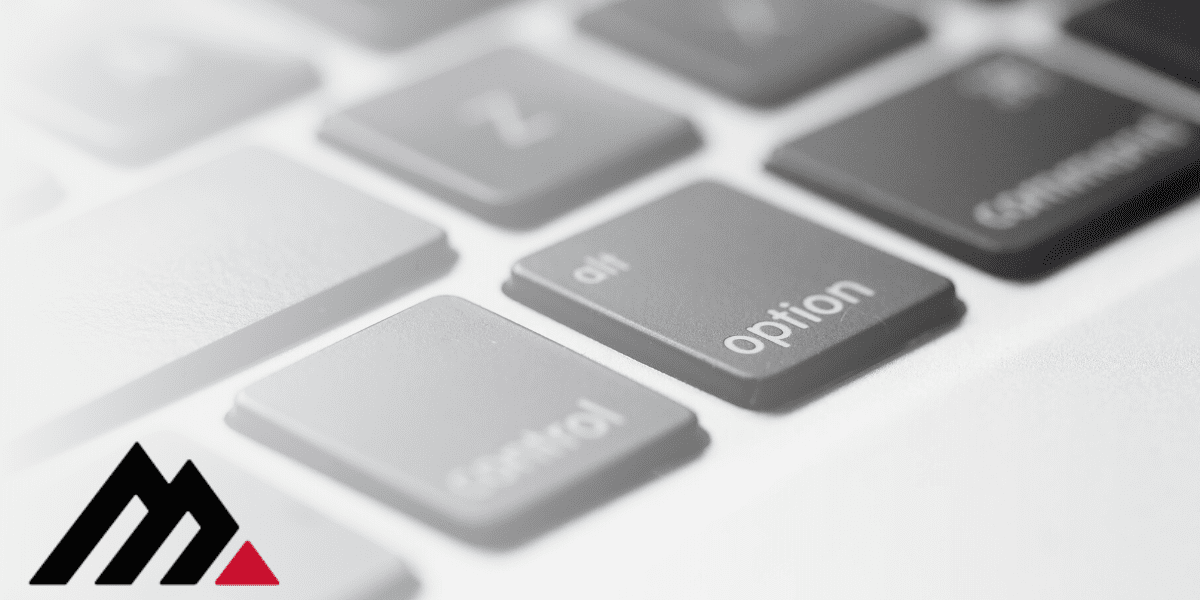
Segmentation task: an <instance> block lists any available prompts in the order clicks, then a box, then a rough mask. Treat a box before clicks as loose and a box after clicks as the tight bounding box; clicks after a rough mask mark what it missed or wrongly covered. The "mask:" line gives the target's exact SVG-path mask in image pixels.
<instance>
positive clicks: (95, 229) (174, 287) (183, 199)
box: [0, 150, 453, 454]
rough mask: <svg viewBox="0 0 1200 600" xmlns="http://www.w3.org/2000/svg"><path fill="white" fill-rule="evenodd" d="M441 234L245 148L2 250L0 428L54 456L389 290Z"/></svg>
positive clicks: (431, 263)
mask: <svg viewBox="0 0 1200 600" xmlns="http://www.w3.org/2000/svg"><path fill="white" fill-rule="evenodd" d="M452 260H453V252H452V251H451V250H450V249H449V248H448V247H447V245H446V237H445V234H444V233H443V232H442V231H441V230H439V229H438V228H436V227H434V226H433V225H430V224H429V223H426V222H424V221H421V220H419V219H417V218H415V217H412V216H410V215H408V214H405V213H403V212H401V211H399V210H396V209H394V208H391V207H389V206H387V205H385V204H383V203H381V202H379V201H377V200H375V199H373V198H371V197H369V196H367V195H365V194H363V193H361V192H358V191H355V190H353V189H351V188H349V187H347V186H345V185H343V184H341V183H338V182H335V181H333V180H330V179H327V178H325V177H323V176H320V175H317V174H316V173H313V172H312V171H309V170H308V169H305V168H303V167H300V166H299V165H296V164H294V163H292V162H290V161H287V160H284V159H282V158H280V157H278V156H276V155H274V154H271V153H268V152H266V151H263V150H245V151H241V152H238V153H236V154H233V155H231V156H229V157H227V158H224V159H222V160H219V161H217V162H215V163H212V164H210V165H208V166H205V167H202V168H200V169H198V170H196V171H194V172H192V173H189V174H186V175H183V176H181V177H178V178H176V179H173V180H170V181H167V182H165V183H162V184H159V185H157V186H155V187H152V188H150V189H148V190H145V191H142V192H139V193H137V194H134V195H133V196H132V197H130V198H127V199H125V200H122V201H118V202H116V203H113V204H110V205H107V206H105V207H103V208H101V209H99V210H96V211H94V212H91V213H89V214H87V215H84V216H83V217H81V218H79V219H76V220H74V221H71V222H68V223H66V224H65V225H63V226H62V227H59V228H57V229H55V230H52V231H50V232H47V233H46V234H45V235H43V236H41V237H36V238H32V239H28V240H24V241H21V240H13V241H12V242H11V243H8V244H4V245H0V289H3V290H4V293H3V294H0V398H4V399H6V400H7V399H20V401H12V402H9V401H5V402H2V403H0V432H3V430H4V429H7V428H10V427H16V428H17V430H18V431H21V430H27V429H28V428H30V427H33V426H35V425H39V428H38V429H36V430H35V431H33V432H32V433H29V434H28V435H26V436H25V442H24V449H23V451H25V452H32V453H34V454H38V453H42V452H47V451H52V450H54V449H57V448H59V447H61V446H62V445H64V444H69V443H72V442H74V441H77V440H79V439H81V438H84V437H87V436H89V435H92V434H94V433H97V432H99V431H102V430H104V429H105V428H108V427H112V426H114V425H117V424H119V423H122V422H124V421H126V420H128V419H130V418H133V417H135V416H138V415H140V414H142V413H145V412H146V411H148V410H151V409H153V408H155V407H158V406H160V405H162V404H164V403H167V402H169V401H172V400H174V399H176V398H178V397H180V396H182V395H184V394H186V393H188V392H190V391H192V390H195V389H197V388H199V387H201V386H203V385H205V384H207V383H209V382H211V381H213V380H216V379H218V378H220V377H222V376H225V375H227V374H229V373H231V372H233V371H235V370H237V369H239V368H241V367H244V366H246V365H247V364H249V363H251V362H253V361H255V360H258V359H261V358H263V357H264V356H267V355H270V354H272V353H274V352H276V351H278V350H281V349H283V348H285V347H287V346H289V345H290V344H293V343H296V342H298V341H300V340H303V339H304V338H306V337H308V336H310V335H312V334H314V333H317V332H318V331H321V330H322V329H325V328H326V327H329V326H330V325H332V324H334V323H337V322H340V321H342V320H344V319H347V318H349V317H351V316H354V315H355V314H357V313H359V312H361V311H363V310H365V309H366V308H368V307H371V306H374V305H375V304H377V303H379V302H382V301H384V300H386V299H389V298H391V297H393V296H395V295H397V294H398V293H400V292H402V291H404V290H407V289H409V288H411V287H413V286H415V285H417V284H419V283H421V282H424V281H426V280H428V279H429V278H431V277H433V276H434V275H435V274H438V273H441V272H442V271H444V270H445V269H446V268H448V266H449V265H450V263H451V261H452Z"/></svg>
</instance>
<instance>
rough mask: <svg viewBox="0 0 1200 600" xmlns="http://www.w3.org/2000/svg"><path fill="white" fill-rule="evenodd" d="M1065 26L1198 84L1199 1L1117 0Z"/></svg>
mask: <svg viewBox="0 0 1200 600" xmlns="http://www.w3.org/2000/svg"><path fill="white" fill-rule="evenodd" d="M1067 30H1068V31H1070V32H1072V33H1074V34H1076V35H1079V36H1082V37H1083V38H1085V39H1088V40H1091V41H1093V42H1095V43H1097V44H1100V45H1101V46H1105V47H1107V48H1109V49H1110V50H1112V51H1114V52H1117V53H1120V54H1124V55H1126V56H1128V57H1130V58H1132V59H1134V60H1136V61H1139V62H1142V63H1144V64H1146V65H1148V66H1150V67H1151V68H1154V69H1158V70H1159V71H1162V72H1163V73H1166V74H1168V75H1170V76H1172V77H1175V78H1177V79H1179V80H1181V81H1185V82H1187V83H1190V84H1192V85H1194V86H1200V4H1196V3H1195V2H1187V1H1184V2H1180V1H1179V0H1117V1H1115V2H1108V3H1106V4H1101V5H1100V6H1097V7H1096V8H1093V9H1092V10H1089V11H1087V12H1084V13H1083V14H1081V15H1079V16H1077V17H1075V18H1074V19H1071V20H1070V21H1068V22H1067Z"/></svg>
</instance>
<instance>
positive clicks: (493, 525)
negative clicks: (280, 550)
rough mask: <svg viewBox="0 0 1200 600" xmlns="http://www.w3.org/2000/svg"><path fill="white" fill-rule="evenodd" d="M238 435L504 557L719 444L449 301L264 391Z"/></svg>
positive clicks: (601, 372) (255, 395)
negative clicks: (504, 549) (503, 551)
mask: <svg viewBox="0 0 1200 600" xmlns="http://www.w3.org/2000/svg"><path fill="white" fill-rule="evenodd" d="M227 420H228V421H229V423H230V425H231V426H233V427H234V428H235V429H238V430H239V431H241V432H243V433H245V434H246V435H249V436H250V437H253V438H255V439H257V440H259V441H260V442H262V443H264V444H267V445H270V446H274V447H275V448H277V449H279V450H281V451H283V452H285V453H288V454H290V455H292V456H293V457H295V458H296V459H298V460H300V461H302V462H304V463H306V464H308V465H309V466H311V467H313V468H316V469H320V470H323V471H325V472H326V473H328V474H329V475H331V476H333V477H337V478H339V479H341V480H342V481H344V482H346V483H348V484H350V485H353V486H355V487H358V488H359V489H362V490H364V491H365V492H367V493H369V494H371V495H373V496H375V497H377V498H378V499H380V500H383V501H385V502H390V503H392V504H394V505H395V506H397V507H399V508H401V509H402V510H405V511H409V512H411V513H412V514H413V515H415V516H417V517H419V518H421V519H424V520H426V521H428V522H429V523H431V524H434V525H436V526H439V527H442V528H444V529H446V530H447V531H449V532H451V533H453V534H455V535H458V536H461V537H462V538H464V539H467V540H470V541H473V542H476V543H480V544H485V545H493V546H508V545H512V544H515V543H517V542H519V541H521V540H524V539H525V538H527V537H530V536H532V535H535V534H537V533H539V532H541V531H543V530H545V529H547V528H549V527H550V526H552V525H554V524H555V523H557V522H558V521H561V520H563V519H565V518H566V517H568V516H570V515H571V514H574V513H576V512H579V511H580V510H582V509H583V508H585V507H587V506H590V505H593V504H595V503H596V502H599V501H600V500H602V499H605V498H607V497H609V496H612V495H615V494H616V493H618V492H620V491H622V490H623V489H625V488H628V487H629V486H631V485H632V484H634V483H636V482H638V481H640V480H643V479H646V478H649V477H652V476H654V475H655V474H657V473H660V472H662V470H663V469H665V468H666V467H668V466H670V465H672V464H674V463H678V462H681V461H682V460H684V459H686V458H688V457H690V456H691V455H693V454H695V453H696V452H698V451H699V450H700V449H701V448H702V447H703V445H704V443H706V441H707V438H706V436H705V435H704V434H703V431H702V430H701V429H700V428H699V426H698V425H697V422H696V417H695V415H693V414H692V413H691V412H690V411H688V410H687V409H685V408H683V407H681V406H679V405H677V404H675V403H674V402H671V401H670V400H667V399H666V398H663V397H662V396H659V395H658V394H655V393H654V392H651V391H649V390H647V389H645V388H643V387H641V386H639V385H637V384H635V383H633V382H632V381H629V380H627V379H625V378H624V377H621V376H619V375H617V374H616V373H613V372H612V371H609V370H607V369H605V368H603V367H600V366H599V365H596V364H595V363H592V362H591V361H589V360H587V359H584V358H583V357H581V356H579V355H577V354H574V353H572V352H570V351H568V350H566V349H565V348H562V347H560V346H558V345H556V344H554V343H552V342H550V341H548V340H546V339H544V338H542V337H540V336H538V335H536V334H534V333H532V332H530V331H528V330H526V329H523V328H521V327H520V326H518V325H515V324H513V323H511V322H509V321H506V320H505V319H502V318H500V317H498V316H496V315H494V314H492V313H490V312H488V311H486V310H484V309H482V308H479V307H478V306H475V305H474V304H471V303H469V302H467V301H465V300H461V299H458V298H452V297H446V296H442V297H438V298H434V299H432V300H428V301H425V302H422V303H421V304H418V305H416V306H414V307H412V308H410V309H408V310H405V311H403V312H401V313H399V314H397V315H396V316H394V317H392V318H390V319H387V320H385V321H383V322H382V323H379V324H378V325H375V326H373V327H371V328H369V329H367V330H365V331H363V332H361V333H359V334H356V335H354V336H352V337H350V338H348V339H346V340H344V341H342V342H340V343H338V344H336V345H334V346H332V347H331V348H329V349H327V350H324V351H322V352H319V353H317V354H316V355H314V356H312V357H310V358H308V359H305V360H303V361H301V362H299V363H297V364H295V365H293V366H292V367H289V368H287V369H285V370H283V371H281V372H279V373H277V374H275V375H272V376H270V377H268V378H267V379H265V380H263V381H261V382H259V383H257V384H255V385H253V386H251V387H250V388H248V389H247V390H246V391H244V392H243V393H242V394H241V395H240V396H239V397H238V399H237V401H236V404H235V407H234V409H233V411H232V412H231V413H230V414H229V417H228V419H227Z"/></svg>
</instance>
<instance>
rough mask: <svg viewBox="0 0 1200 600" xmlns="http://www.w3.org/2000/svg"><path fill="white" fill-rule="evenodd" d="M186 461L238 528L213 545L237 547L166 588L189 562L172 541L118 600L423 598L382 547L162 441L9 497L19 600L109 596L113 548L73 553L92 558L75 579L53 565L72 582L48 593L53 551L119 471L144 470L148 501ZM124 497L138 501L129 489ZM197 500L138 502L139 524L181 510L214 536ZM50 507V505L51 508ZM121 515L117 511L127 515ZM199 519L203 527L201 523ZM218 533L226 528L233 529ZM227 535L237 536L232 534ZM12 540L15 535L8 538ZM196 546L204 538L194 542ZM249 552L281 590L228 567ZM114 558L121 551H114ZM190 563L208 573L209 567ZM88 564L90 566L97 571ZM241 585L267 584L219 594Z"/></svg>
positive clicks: (11, 564) (188, 446) (175, 439)
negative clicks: (158, 482)
mask: <svg viewBox="0 0 1200 600" xmlns="http://www.w3.org/2000/svg"><path fill="white" fill-rule="evenodd" d="M131 445H132V444H131ZM139 459H140V461H139ZM146 459H149V461H150V462H151V463H152V465H150V468H152V469H154V470H153V471H151V470H149V469H145V465H146V463H145V462H143V461H145V460H146ZM189 461H190V463H191V464H192V465H193V467H194V468H195V471H196V472H198V473H199V475H200V479H202V480H203V483H202V484H200V485H206V486H207V487H208V489H209V490H211V491H212V496H215V498H216V502H217V503H219V507H220V508H224V509H225V513H226V514H227V515H228V517H229V519H231V520H232V526H231V527H229V526H227V527H224V528H222V529H220V530H217V531H219V532H220V533H224V535H214V534H213V533H208V534H207V535H209V536H211V537H213V538H216V539H217V540H218V541H219V540H220V539H222V538H224V537H225V536H232V537H230V538H229V539H228V541H226V542H225V543H224V546H220V547H218V548H217V549H216V551H219V554H217V555H216V556H215V558H214V559H212V561H211V563H210V564H208V566H207V569H205V570H203V572H202V573H201V576H200V577H199V579H198V580H197V581H196V582H195V583H194V584H192V585H160V584H159V582H160V580H161V579H162V578H163V577H164V575H165V574H166V573H167V572H169V571H170V570H171V567H174V565H176V564H178V563H177V562H176V561H177V560H178V561H179V562H183V561H182V560H181V559H180V557H181V555H180V554H179V551H178V550H175V554H173V555H170V556H168V554H169V553H170V552H171V549H170V545H171V541H167V543H165V544H162V545H160V546H158V547H157V551H156V552H154V553H153V555H152V557H153V558H152V562H150V563H149V565H147V566H145V567H144V568H143V569H141V570H140V571H137V572H136V573H133V577H134V580H133V582H132V585H117V586H115V590H114V591H116V590H119V592H120V593H119V594H114V596H113V597H116V596H118V595H119V596H120V597H123V598H135V599H136V598H143V599H149V598H155V599H158V598H177V597H187V598H196V597H205V598H210V597H218V596H220V595H222V594H223V593H224V594H232V595H243V594H251V595H254V596H256V597H262V596H269V597H277V598H290V599H295V600H362V599H365V598H396V599H397V600H399V599H401V598H408V597H411V596H412V595H413V593H414V592H415V591H416V588H417V581H416V579H415V577H414V576H413V574H412V572H411V571H410V570H409V569H408V567H406V566H405V565H404V563H403V562H401V561H400V560H399V559H397V558H396V557H394V556H391V555H390V554H388V553H387V552H386V551H384V550H383V549H382V548H380V547H379V546H376V545H375V544H373V543H371V542H368V541H367V540H365V539H363V538H362V537H360V536H358V535H357V534H354V533H352V532H350V531H347V530H346V529H344V528H343V527H341V526H340V525H337V524H335V523H333V522H331V521H329V520H328V519H326V518H325V517H323V516H321V515H319V514H317V513H316V512H314V511H313V510H312V509H309V508H307V507H305V506H302V505H301V504H299V503H297V502H296V501H294V500H292V499H291V498H289V497H287V496H285V495H283V494H282V493H280V492H279V491H278V490H276V489H275V488H273V487H271V486H268V485H266V484H264V483H263V482H261V481H259V480H258V479H256V478H254V477H252V476H251V475H250V474H248V473H246V472H245V471H242V470H241V469H238V468H237V467H234V466H233V465H231V464H229V463H228V462H226V461H225V460H224V459H222V458H219V457H217V456H215V455H214V454H212V453H210V452H209V451H207V450H205V449H203V448H201V447H200V446H199V445H198V444H195V443H194V442H191V441H190V440H188V439H186V438H183V437H180V436H178V435H175V434H166V433H160V434H155V435H152V436H150V437H148V438H147V439H144V440H141V441H140V443H138V445H137V447H136V448H130V449H128V450H127V451H126V452H123V453H118V454H108V455H105V456H102V457H101V458H98V459H88V460H85V461H84V463H85V464H83V465H81V466H77V467H68V468H65V469H55V470H52V471H51V472H49V473H45V474H42V475H41V478H40V479H39V480H38V481H36V482H30V483H29V484H28V485H22V486H14V487H13V489H12V491H13V493H12V494H11V495H10V499H11V500H12V504H11V505H9V504H6V508H7V509H9V510H6V511H5V512H6V513H7V514H5V515H3V516H0V519H3V520H8V522H7V523H3V521H0V523H2V524H3V525H5V529H4V531H5V532H6V535H5V536H4V537H5V538H7V539H5V540H4V541H5V542H9V543H7V544H3V546H4V548H3V550H4V551H5V554H4V555H3V556H4V557H5V558H6V560H5V565H6V570H11V571H13V573H12V575H14V576H16V577H20V578H21V579H23V581H21V582H20V585H21V588H23V589H24V590H26V591H25V592H24V593H23V594H21V595H22V597H25V595H26V594H29V595H30V596H29V597H37V596H41V595H47V594H49V595H53V597H55V598H61V597H69V598H93V597H96V595H97V594H98V590H99V591H103V590H104V589H105V588H104V586H100V587H98V586H97V585H95V580H96V579H97V575H92V574H91V573H90V571H91V570H97V572H98V573H99V572H104V571H103V570H106V569H107V567H108V566H109V565H111V564H112V562H115V559H114V557H113V556H112V555H111V554H110V555H103V547H104V545H105V543H107V542H109V539H108V538H103V539H102V541H101V543H100V544H99V545H97V546H94V547H93V548H88V547H87V545H86V544H80V545H76V546H74V547H73V548H72V549H73V550H75V551H76V553H77V554H76V556H75V557H73V558H77V559H78V558H79V557H78V554H81V553H84V552H88V550H91V552H88V553H87V554H84V555H83V558H87V559H89V560H88V561H87V562H84V563H83V564H82V565H80V566H79V568H77V570H74V571H71V570H70V568H69V567H70V566H72V565H74V564H75V561H72V560H62V559H64V558H66V557H64V556H61V555H60V556H58V557H56V558H57V559H58V560H56V561H55V566H58V567H62V566H64V565H66V566H67V567H68V568H67V569H65V570H64V569H59V570H58V571H65V572H66V574H67V575H68V580H69V583H67V584H66V585H46V583H48V581H47V580H48V579H49V577H48V575H49V572H45V573H44V572H43V571H42V566H43V565H44V564H45V563H46V562H48V561H49V559H50V557H51V555H52V554H51V553H52V551H54V550H55V548H56V545H57V544H58V543H59V542H60V541H62V540H64V539H65V538H66V536H67V535H68V534H67V532H68V530H70V529H71V528H72V524H73V523H75V522H76V520H77V519H79V518H80V517H81V516H82V515H83V512H84V509H85V508H86V507H88V506H89V503H90V502H91V500H92V499H93V498H94V497H96V496H97V495H98V494H99V492H100V490H101V488H102V487H103V486H105V485H106V481H108V478H109V476H110V475H111V474H113V473H114V471H115V470H116V469H117V468H118V465H121V466H122V467H124V468H125V469H128V470H127V471H126V472H135V471H134V469H135V468H136V467H137V466H142V467H143V469H144V470H142V471H141V472H140V473H139V474H141V475H142V477H141V478H138V479H137V480H136V481H135V483H136V484H138V485H139V489H138V491H141V492H145V491H146V490H148V489H153V488H152V487H151V486H152V482H153V480H154V478H155V476H156V474H155V473H154V471H157V472H158V473H157V476H159V477H162V478H163V479H164V480H166V481H172V480H176V479H177V477H179V476H181V475H180V474H181V469H182V468H183V467H184V465H185V464H186V463H188V462H189ZM130 480H131V479H126V481H130ZM193 481H195V480H194V479H193ZM198 487H200V486H198V485H195V484H193V486H192V489H196V488H198ZM110 489H119V488H110ZM126 489H128V490H129V491H130V492H132V491H133V490H132V489H131V488H126ZM122 491H124V490H122ZM197 496H200V494H196V493H195V492H193V493H192V495H190V496H188V497H179V496H174V497H172V496H170V495H169V493H168V494H167V495H158V496H153V497H151V498H153V500H151V498H148V497H147V496H145V495H142V496H140V497H139V498H140V501H141V504H142V505H143V506H145V507H146V508H147V509H148V511H147V513H146V516H145V517H143V519H145V520H143V521H141V522H142V523H146V522H148V520H149V519H151V518H158V519H162V518H163V516H164V512H163V509H164V508H165V509H167V511H169V510H170V508H174V506H182V507H187V510H191V511H193V512H191V513H190V514H191V515H192V516H193V518H194V519H195V521H196V523H197V524H198V525H199V527H198V530H199V533H200V534H204V533H205V532H206V528H208V527H213V526H214V521H215V520H212V519H206V518H204V517H207V516H211V515H212V514H213V511H212V509H209V510H207V511H204V512H200V511H201V510H203V509H202V508H200V506H203V507H204V508H208V507H211V506H213V505H212V504H204V505H201V503H200V501H199V500H198V499H197ZM212 496H208V497H209V498H211V497H212ZM46 498H53V500H52V501H49V502H48V501H47V500H46ZM154 500H157V502H155V501H154ZM172 501H174V502H172ZM131 503H133V504H137V503H138V501H137V500H134V501H131ZM173 505H174V506H173ZM116 508H117V509H118V510H119V509H120V508H122V507H121V506H117V507H116ZM197 512H200V514H201V515H204V517H202V516H199V515H197ZM14 513H15V514H14ZM135 514H136V513H135ZM16 515H21V518H16ZM93 515H95V513H93ZM96 516H99V515H96ZM180 516H182V515H180ZM111 517H117V514H115V513H114V514H111ZM105 521H106V520H105V519H103V518H101V519H99V520H98V521H97V520H94V519H93V520H89V521H86V522H90V523H97V522H98V523H99V524H100V525H103V524H105ZM119 522H120V521H117V523H119ZM220 523H221V524H222V525H224V524H225V523H226V521H220ZM181 527H182V526H181ZM120 529H121V526H120V525H116V524H114V525H112V526H110V527H109V528H106V529H105V530H102V531H101V533H103V532H104V531H108V532H109V533H110V536H111V535H115V534H117V533H119V532H120ZM230 529H232V532H229V530H230ZM169 532H170V529H167V531H166V532H165V533H169ZM11 533H16V535H10V534H11ZM165 533H164V535H165ZM75 539H76V540H78V539H79V538H75ZM126 539H129V538H126ZM193 539H200V538H199V537H198V535H197V537H195V538H193ZM210 539H211V538H210ZM168 540H170V538H168ZM18 541H19V542H22V543H21V544H20V545H19V546H18V545H17V544H16V542H18ZM113 541H116V540H113ZM124 543H125V540H124V539H121V540H119V545H123V544H124ZM247 543H249V544H250V546H251V547H252V548H253V551H254V553H256V554H257V555H258V557H259V559H261V561H262V563H263V564H265V565H266V569H267V571H269V575H270V576H272V577H273V578H274V580H275V581H276V582H277V584H275V585H271V584H270V583H269V582H270V577H267V573H265V572H264V571H262V570H261V569H260V570H254V569H241V570H238V569H234V568H232V567H231V566H230V565H231V563H234V558H235V556H239V555H242V556H244V555H245V554H246V551H245V550H243V548H244V547H245V544H247ZM113 549H114V550H115V547H114V548H113ZM163 559H167V560H163ZM193 562H195V563H200V565H201V566H203V563H204V562H205V561H203V560H196V561H193ZM89 564H90V565H92V566H91V568H89ZM238 564H239V565H240V564H244V563H240V562H239V563H238ZM235 566H237V565H235ZM159 569H161V571H160V570H159ZM227 569H231V570H232V572H230V573H227V572H226V570H227ZM56 572H57V571H56ZM35 573H37V574H39V575H43V579H42V580H41V581H42V584H40V585H37V586H34V587H30V586H29V585H28V584H29V581H30V580H31V579H32V578H33V577H34V574H35ZM98 573H97V574H98ZM234 573H237V576H234ZM238 581H243V582H247V581H262V582H264V583H263V584H259V585H258V586H256V587H255V588H254V589H247V588H244V587H243V588H241V590H240V591H241V593H240V594H238V593H236V592H237V591H239V590H234V589H232V588H228V587H227V588H222V587H221V586H223V585H238V584H237V583H236V582H238ZM14 583H15V582H14ZM245 585H253V584H245ZM107 587H108V588H109V589H110V590H113V589H114V586H112V585H109V586H107ZM36 592H41V594H36Z"/></svg>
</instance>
